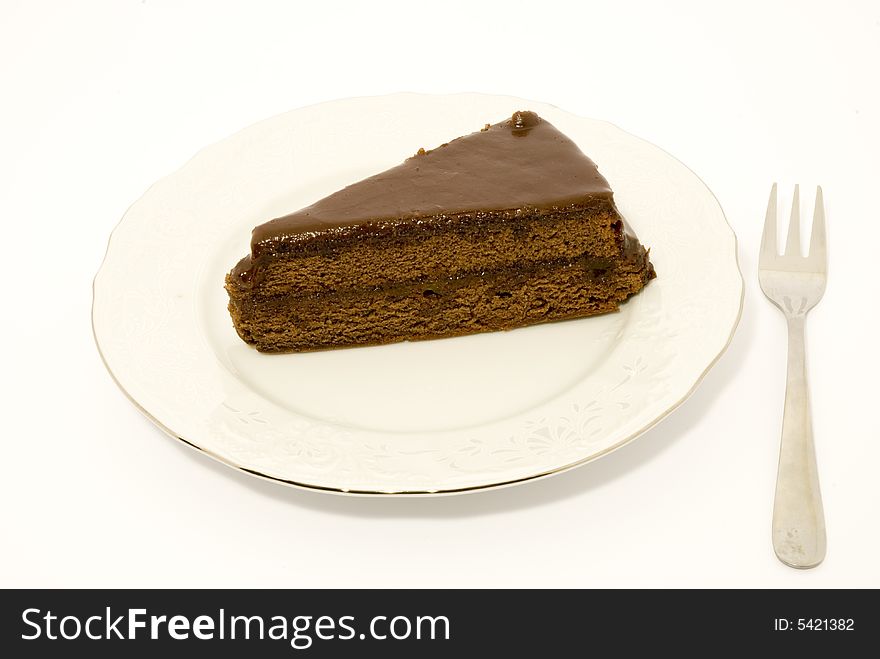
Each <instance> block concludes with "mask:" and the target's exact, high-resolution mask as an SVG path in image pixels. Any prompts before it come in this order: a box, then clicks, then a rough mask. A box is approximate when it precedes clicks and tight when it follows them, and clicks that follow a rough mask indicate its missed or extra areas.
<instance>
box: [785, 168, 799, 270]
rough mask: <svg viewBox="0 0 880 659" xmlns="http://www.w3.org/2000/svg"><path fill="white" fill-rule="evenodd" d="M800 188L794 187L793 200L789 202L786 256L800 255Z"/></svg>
mask: <svg viewBox="0 0 880 659" xmlns="http://www.w3.org/2000/svg"><path fill="white" fill-rule="evenodd" d="M800 197H801V195H800V186H799V185H797V184H795V186H794V199H792V201H791V219H790V220H789V222H788V240H786V241H785V252H784V254H785V255H786V256H800V255H801V202H800Z"/></svg>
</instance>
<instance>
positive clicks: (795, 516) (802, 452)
mask: <svg viewBox="0 0 880 659" xmlns="http://www.w3.org/2000/svg"><path fill="white" fill-rule="evenodd" d="M787 318H788V380H787V383H786V387H785V412H784V414H783V417H782V444H781V446H780V450H779V472H778V474H777V477H776V499H775V501H774V504H773V549H774V551H775V552H776V556H777V557H778V558H779V560H781V561H782V562H783V563H785V564H786V565H789V566H791V567H795V568H811V567H815V566H817V565H818V564H819V563H821V562H822V559H823V558H825V515H824V512H823V509H822V495H821V493H820V492H819V474H818V471H817V468H816V450H815V447H814V445H813V423H812V419H811V417H810V397H809V390H808V388H807V369H806V354H805V347H804V321H805V320H806V316H805V315H804V314H797V315H789V316H787Z"/></svg>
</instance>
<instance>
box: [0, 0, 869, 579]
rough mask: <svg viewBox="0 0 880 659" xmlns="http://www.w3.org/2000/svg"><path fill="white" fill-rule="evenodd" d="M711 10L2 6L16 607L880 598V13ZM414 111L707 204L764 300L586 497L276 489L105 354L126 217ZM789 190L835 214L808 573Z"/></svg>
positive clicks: (820, 342) (566, 488) (9, 558)
mask: <svg viewBox="0 0 880 659" xmlns="http://www.w3.org/2000/svg"><path fill="white" fill-rule="evenodd" d="M661 5H662V6H661ZM711 5H714V3H699V2H687V3H685V2H672V3H649V2H645V3H635V2H601V3H586V2H585V3H574V2H560V3H557V2H549V1H546V0H545V1H543V2H515V1H513V0H505V1H504V2H493V3H488V2H486V3H479V2H463V3H462V2H454V1H452V0H447V1H445V2H442V3H430V4H426V5H425V6H420V3H415V2H406V3H396V4H390V3H389V4H383V3H381V2H360V3H351V4H350V5H346V4H343V3H337V2H330V1H328V0H321V1H320V2H317V1H315V2H308V3H294V2H283V3H282V2H279V3H264V2H248V3H244V2H241V3H238V4H226V3H219V2H211V3H208V2H202V3H196V2H189V3H183V2H176V3H171V2H153V1H149V0H148V1H146V2H123V1H114V2H55V3H47V2H43V3H38V2H10V1H9V0H4V2H3V3H2V5H0V94H2V103H0V222H2V234H0V235H2V240H3V248H4V253H3V270H4V283H5V287H4V290H5V296H4V300H3V322H2V324H0V332H2V344H0V350H2V351H3V359H2V369H3V377H2V379H0V382H2V387H3V397H2V399H3V403H4V404H3V408H4V414H3V424H2V459H3V463H2V464H3V467H4V468H3V476H2V478H0V528H2V529H3V531H2V536H3V539H2V542H0V585H2V586H291V587H297V586H319V587H322V586H407V587H427V586H588V587H592V586H610V587H616V586H698V587H699V586H730V587H739V586H757V587H776V586H793V587H799V586H822V587H825V586H847V587H851V586H873V587H878V586H880V562H878V561H877V548H878V546H880V530H878V525H880V521H878V504H880V487H878V483H880V476H878V470H880V436H878V421H877V419H878V417H880V409H878V403H877V392H878V389H880V387H878V385H877V379H878V366H880V364H878V351H877V346H878V341H877V335H876V333H877V327H878V322H877V321H878V320H880V317H878V311H877V305H878V302H877V290H878V284H877V279H878V272H880V270H878V265H877V251H878V246H880V228H878V227H880V204H878V202H877V196H876V193H875V189H876V186H877V185H878V181H880V155H878V154H880V91H878V90H880V82H878V63H880V5H878V4H877V3H871V2H867V1H865V2H855V1H853V2H839V3H829V2H827V1H824V2H800V3H794V2H790V3H782V2H769V1H767V0H765V1H764V2H759V3H752V2H737V3H733V4H731V5H730V6H729V7H728V8H727V9H719V8H718V7H714V6H711ZM397 91H421V92H435V93H449V92H457V91H481V92H487V93H497V94H511V95H514V96H521V97H525V98H532V99H536V100H540V101H544V102H549V103H553V104H555V105H558V106H560V107H562V108H563V109H565V110H568V111H570V112H574V113H577V114H581V115H585V116H591V117H596V118H601V119H606V120H609V121H612V122H613V123H616V124H617V125H619V126H621V127H622V128H624V129H625V130H628V131H629V132H632V133H634V134H636V135H638V136H640V137H643V138H645V139H647V140H649V141H652V142H654V143H655V144H657V145H659V146H661V147H663V148H664V149H666V150H667V151H669V152H670V153H672V154H673V155H675V156H677V157H678V158H679V159H681V160H682V161H683V162H684V163H686V164H687V165H689V166H690V167H691V168H692V169H693V170H694V171H695V172H697V174H699V175H700V176H701V177H702V178H703V180H704V181H705V182H706V183H707V185H708V186H709V187H710V188H711V189H712V190H713V191H714V192H715V194H716V195H717V196H718V198H719V200H720V202H721V205H722V207H723V208H724V210H725V212H726V214H727V216H728V219H729V221H730V223H731V224H732V226H733V228H734V230H735V231H736V232H737V234H738V236H739V239H740V264H741V266H742V270H743V273H744V276H745V280H746V302H745V309H744V313H743V317H742V322H741V325H740V328H739V330H738V332H737V334H736V337H735V338H734V341H733V343H732V345H731V346H730V349H729V350H728V352H727V353H726V354H725V355H724V357H723V358H722V359H721V361H720V362H719V363H718V364H717V366H716V367H715V368H714V369H713V370H712V371H711V372H710V374H709V375H708V376H707V377H706V379H705V381H704V382H703V384H702V385H701V386H700V387H699V389H698V390H697V391H696V393H695V394H694V395H693V397H692V398H691V399H690V400H689V401H687V402H686V403H685V404H684V405H683V406H682V407H681V408H680V409H678V410H677V411H676V412H675V413H674V414H673V415H672V416H670V417H669V418H667V419H666V420H664V421H663V422H662V423H661V424H660V425H659V426H658V427H656V428H655V429H653V430H652V431H650V432H649V433H647V434H646V435H645V436H643V437H642V438H640V439H639V440H637V441H636V442H634V443H632V444H630V445H628V446H626V447H625V448H623V449H621V450H620V451H618V452H616V453H614V454H612V455H610V456H608V457H606V458H603V459H602V460H599V461H598V462H595V463H592V464H589V465H587V466H585V467H582V468H580V469H577V470H575V471H572V472H568V473H565V474H563V475H560V476H557V477H553V478H550V479H545V480H543V481H539V482H533V483H530V484H526V485H522V486H518V487H515V488H508V489H504V490H499V491H492V492H484V493H479V494H473V495H467V496H458V497H448V498H440V499H408V500H401V499H399V498H398V499H384V500H377V499H353V498H343V497H338V496H333V495H327V494H320V493H312V492H304V491H299V490H292V489H286V488H283V487H281V486H278V485H274V484H271V483H267V482H263V481H259V480H257V479H254V478H250V477H248V476H245V475H243V474H239V473H236V472H234V471H233V470H231V469H229V468H227V467H224V466H222V465H220V464H218V463H215V462H213V461H211V460H209V459H208V458H206V457H204V456H202V455H199V454H197V453H196V452H194V451H192V450H190V449H188V448H186V447H184V446H182V445H180V444H179V443H177V442H174V441H172V440H170V439H168V438H167V437H166V436H165V435H164V434H162V433H161V432H160V431H159V430H158V429H157V428H155V427H153V426H152V425H151V424H150V422H149V421H147V420H146V419H145V418H144V417H142V416H141V415H140V413H139V412H138V411H137V410H136V409H135V408H134V407H133V406H132V405H131V404H130V403H129V402H128V401H127V400H126V398H125V397H124V396H123V394H122V393H121V392H120V391H119V390H117V388H116V386H115V385H114V384H113V382H112V380H111V378H110V376H109V375H108V374H107V373H106V371H105V370H104V367H103V365H102V363H101V360H100V358H99V356H98V352H97V350H96V349H95V346H94V344H93V340H92V334H91V328H90V303H91V280H92V277H93V276H94V274H95V272H96V271H97V269H98V267H99V265H100V263H101V259H102V258H103V255H104V250H105V247H106V242H107V238H108V236H109V233H110V231H111V230H112V228H113V227H114V226H115V224H116V222H117V221H118V220H119V218H120V217H121V216H122V214H123V213H124V212H125V209H126V208H127V207H128V205H129V204H130V203H131V202H132V201H134V200H135V199H136V198H137V197H139V196H140V194H141V193H142V192H143V191H144V190H145V189H146V188H147V187H148V186H149V185H150V184H151V183H152V182H153V181H154V180H156V179H158V178H160V177H162V176H164V175H166V174H168V173H170V172H172V171H173V170H175V169H176V168H178V167H179V166H180V165H182V164H183V163H184V162H185V161H186V160H187V159H188V158H189V157H190V156H191V155H193V154H194V153H195V152H196V151H198V149H199V148H201V147H202V146H204V145H207V144H210V143H212V142H215V141H217V140H219V139H222V138H223V137H225V136H226V135H228V134H230V133H232V132H235V131H237V130H238V129H240V128H242V127H244V126H246V125H248V124H250V123H253V122H255V121H257V120H260V119H262V118H265V117H268V116H271V115H273V114H276V113H279V112H282V111H285V110H289V109H291V108H295V107H299V106H302V105H306V104H311V103H316V102H320V101H324V100H330V99H334V98H340V97H348V96H357V95H374V94H384V93H389V92H397ZM774 180H778V181H779V182H780V184H781V186H782V187H781V193H782V196H783V197H784V198H785V199H786V203H787V201H788V196H789V194H790V191H791V187H792V186H793V184H794V183H795V182H800V183H802V184H805V185H813V184H815V183H816V182H819V183H821V184H822V185H823V187H824V189H825V194H826V201H827V208H828V223H829V242H830V254H831V256H830V259H831V262H830V277H829V280H828V288H827V293H826V296H825V299H824V300H823V301H822V303H821V304H820V305H819V306H818V307H817V309H816V310H815V311H814V312H813V313H812V314H811V317H810V321H809V323H808V348H809V357H810V373H811V377H812V394H813V409H814V425H815V432H816V437H817V445H818V449H817V450H818V456H819V465H820V474H821V479H822V486H823V494H824V500H825V509H826V516H827V525H828V557H827V560H826V562H825V563H824V564H823V565H821V566H820V567H819V568H817V569H815V570H812V571H807V572H797V571H794V570H791V569H789V568H786V567H784V566H782V565H781V564H780V563H779V562H777V560H776V559H775V558H774V556H773V552H772V548H771V545H770V515H771V507H772V497H773V486H774V479H775V470H776V456H777V450H778V439H779V428H780V423H781V412H782V399H783V389H784V368H785V343H784V341H785V334H784V324H783V319H782V316H781V315H780V314H779V313H778V312H777V311H776V310H775V309H774V308H773V307H772V306H771V305H770V303H769V302H768V301H766V300H765V299H764V297H763V296H762V295H761V293H760V290H759V288H758V286H757V279H756V273H755V268H756V254H757V248H758V243H759V239H760V230H761V224H762V221H763V214H764V209H765V205H766V199H767V194H768V192H769V188H770V183H771V182H772V181H774ZM804 192H806V193H807V194H806V200H807V203H806V204H804V205H805V206H806V207H809V206H810V205H811V196H810V195H811V194H812V188H811V187H808V188H807V189H805V190H804ZM804 215H805V216H806V215H807V213H806V212H805V213H804ZM783 226H784V223H783Z"/></svg>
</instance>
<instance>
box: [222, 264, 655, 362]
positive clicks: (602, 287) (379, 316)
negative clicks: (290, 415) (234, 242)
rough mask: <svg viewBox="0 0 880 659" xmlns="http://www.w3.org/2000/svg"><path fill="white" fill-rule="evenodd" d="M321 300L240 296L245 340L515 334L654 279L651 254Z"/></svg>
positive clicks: (277, 347) (275, 343)
mask: <svg viewBox="0 0 880 659" xmlns="http://www.w3.org/2000/svg"><path fill="white" fill-rule="evenodd" d="M595 265H596V262H595V259H579V260H577V261H575V262H573V263H568V264H565V265H553V266H547V267H539V268H536V269H532V270H529V271H522V270H507V271H503V272H498V273H492V274H486V275H482V276H473V277H466V278H463V279H459V280H443V281H436V282H430V283H427V282H423V283H422V284H420V285H413V286H409V287H398V288H395V289H392V290H385V291H382V290H378V291H359V292H357V293H355V292H349V293H347V294H344V295H327V296H321V297H319V298H315V297H296V296H290V295H288V296H279V297H276V298H274V299H266V298H261V299H254V298H249V297H247V296H243V297H240V298H232V299H231V301H230V312H231V313H232V316H233V319H234V320H235V326H236V329H237V330H238V332H239V335H240V336H241V338H242V339H244V340H245V341H247V342H248V343H251V344H253V345H254V346H256V348H257V349H258V350H260V351H263V352H291V351H297V352H299V351H307V350H320V349H326V348H336V347H347V346H355V345H377V344H383V343H391V342H395V341H405V340H422V339H436V338H443V337H451V336H459V335H463V334H473V333H476V332H489V331H496V330H508V329H513V328H516V327H521V326H524V325H532V324H535V323H542V322H548V321H554V320H564V319H569V318H577V317H583V316H589V315H595V314H600V313H606V312H608V311H613V310H615V309H617V308H618V306H619V304H620V303H621V302H623V301H624V300H626V299H627V298H628V297H629V296H630V295H632V294H634V293H636V292H638V291H639V290H640V289H641V288H642V287H643V286H644V285H645V283H646V282H647V280H648V279H650V278H651V277H653V269H652V268H651V266H650V264H649V263H648V259H647V254H646V253H645V252H644V251H642V253H641V257H637V256H634V257H633V258H630V259H627V260H617V261H615V262H613V263H612V264H611V265H610V266H609V267H608V268H606V269H597V268H596V267H595Z"/></svg>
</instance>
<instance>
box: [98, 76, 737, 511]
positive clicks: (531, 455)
mask: <svg viewBox="0 0 880 659" xmlns="http://www.w3.org/2000/svg"><path fill="white" fill-rule="evenodd" d="M518 109H531V110H535V111H537V112H538V113H539V114H540V115H542V116H543V117H545V118H546V119H548V120H549V121H551V122H552V123H553V124H555V125H556V127H557V128H559V129H560V130H561V131H562V132H564V133H565V134H567V135H568V136H569V137H571V138H572V139H573V140H574V141H575V142H577V143H578V145H580V147H581V148H582V149H583V150H584V152H585V153H587V155H589V156H590V157H591V158H593V159H594V160H595V161H596V162H597V163H598V165H599V168H600V169H601V171H602V173H603V174H604V175H605V176H606V177H607V178H608V180H609V182H610V183H611V186H612V188H613V189H614V191H615V198H616V200H617V204H618V206H619V208H620V210H621V212H622V213H623V215H624V216H625V217H626V218H627V219H628V221H629V222H630V223H631V224H632V226H633V227H634V229H635V231H636V233H637V234H638V236H639V238H640V239H641V241H642V242H643V243H644V244H645V245H647V246H649V247H650V248H651V259H652V261H653V263H654V265H655V267H656V269H657V273H658V277H657V279H655V280H654V281H652V282H651V283H650V285H649V286H648V287H647V288H646V289H645V290H644V291H643V292H642V293H640V294H639V295H637V296H636V297H634V298H633V299H631V300H630V301H629V302H627V303H626V304H625V305H624V306H623V309H622V311H621V312H620V313H616V314H609V315H605V316H601V317H595V318H587V319H583V320H575V321H567V322H558V323H551V324H546V325H539V326H535V327H528V328H523V329H518V330H514V331H511V332H500V333H498V332H496V333H491V334H481V335H477V336H469V337H462V338H454V339H444V340H440V341H424V342H415V343H400V344H395V345H389V346H380V347H370V348H356V349H347V350H334V351H328V352H317V353H308V354H298V355H297V354H294V355H263V354H260V353H258V352H256V351H255V350H253V349H251V348H250V347H248V346H246V345H245V344H244V343H243V342H242V341H241V340H240V339H239V338H238V336H237V335H236V334H235V332H234V330H233V328H232V323H231V321H230V319H229V316H228V313H227V311H226V301H227V300H226V293H225V291H224V290H223V277H224V275H225V273H226V271H227V270H229V268H230V267H232V265H233V264H234V263H235V262H236V261H237V260H238V259H239V258H240V257H241V256H243V255H244V254H245V253H246V252H247V248H248V242H249V237H250V231H251V229H252V228H253V226H254V225H256V224H259V223H261V222H264V221H265V220H267V219H269V218H272V217H276V216H278V215H282V214H284V213H287V212H290V211H292V210H295V209H297V208H300V207H302V206H305V205H307V204H309V203H311V202H313V201H315V200H317V199H319V198H321V197H323V196H325V195H326V194H329V193H330V192H333V191H334V190H336V189H338V188H340V187H342V186H344V185H346V184H348V183H352V182H354V181H356V180H358V179H360V178H363V177H365V176H368V175H370V174H373V173H376V172H379V171H381V170H383V169H385V168H387V167H391V166H393V165H395V164H398V163H399V162H400V161H402V160H403V159H404V158H405V157H407V156H409V155H411V154H413V153H415V152H416V150H417V149H418V148H419V147H426V148H429V147H432V146H436V145H437V144H440V143H442V142H445V141H448V140H449V139H450V138H452V137H456V136H458V135H464V134H467V133H469V132H472V131H474V130H476V129H478V128H479V127H481V126H482V125H483V124H485V123H494V122H496V121H499V120H501V119H502V118H504V117H505V116H509V115H510V114H511V113H512V112H513V111H514V110H518ZM742 292H743V282H742V277H741V276H740V272H739V268H738V266H737V260H736V238H735V236H734V234H733V232H732V230H731V229H730V227H729V226H728V224H727V222H726V221H725V218H724V214H723V213H722V211H721V208H720V207H719V205H718V202H717V201H716V199H715V197H714V196H713V195H712V193H711V192H710V191H709V190H708V189H707V188H706V186H705V185H704V184H703V183H702V182H701V181H700V179H699V178H697V176H696V175H694V173H693V172H691V171H690V170H689V169H688V168H687V167H685V166H684V165H683V164H681V163H680V162H679V161H677V160H675V159H674V158H673V157H671V156H670V155H668V154H667V153H665V152H664V151H662V150H661V149H659V148H657V147H655V146H653V145H651V144H649V143H647V142H645V141H643V140H641V139H638V138H636V137H633V136H632V135H629V134H628V133H625V132H624V131H622V130H620V129H619V128H617V127H615V126H613V125H611V124H608V123H605V122H602V121H595V120H591V119H584V118H581V117H576V116H573V115H571V114H568V113H566V112H563V111H562V110H559V109H558V108H556V107H553V106H550V105H545V104H542V103H535V102H532V101H525V100H522V99H517V98H511V97H498V96H485V95H479V94H461V95H453V96H426V95H415V94H397V95H393V96H381V97H373V98H358V99H349V100H342V101H335V102H332V103H325V104H322V105H317V106H313V107H308V108H303V109H300V110H294V111H292V112H288V113H286V114H282V115H279V116H277V117H273V118H271V119H268V120H266V121H263V122H261V123H258V124H256V125H254V126H251V127H249V128H246V129H245V130H243V131H241V132H239V133H237V134H235V135H233V136H232V137H229V138H227V139H225V140H223V141H222V142H220V143H218V144H215V145H213V146H210V147H208V148H206V149H205V150H203V151H202V152H200V153H199V154H198V155H196V156H195V157H194V158H193V159H192V160H191V161H190V162H188V163H187V164H186V165H185V166H184V167H183V168H181V169H180V170H179V171H177V172H175V173H174V174H172V175H171V176H169V177H167V178H165V179H163V180H161V181H159V182H158V183H156V184H155V185H154V186H153V187H152V188H150V189H149V190H148V191H147V193H146V194H145V195H144V196H143V197H141V199H139V200H138V201H137V202H136V203H135V204H134V205H133V206H132V207H131V208H130V209H129V210H128V212H127V213H126V214H125V217H123V219H122V221H121V222H120V224H119V226H118V227H117V228H116V229H115V230H114V232H113V235H112V237H111V238H110V245H109V247H108V251H107V256H106V259H105V261H104V264H103V265H102V266H101V270H100V272H99V273H98V275H97V277H96V278H95V285H94V307H93V325H94V331H95V337H96V340H97V342H98V346H99V349H100V351H101V354H102V355H103V357H104V360H105V362H106V364H107V367H108V369H109V370H110V372H111V373H112V374H113V376H114V377H115V379H116V381H117V382H118V383H119V385H120V387H121V388H122V389H123V390H124V391H125V392H126V393H127V394H128V396H129V397H130V398H131V399H132V401H134V402H135V403H136V404H137V405H138V406H139V407H140V408H141V409H142V410H143V411H144V412H145V413H146V414H147V415H148V416H149V417H150V418H151V419H152V420H153V421H155V422H156V423H157V424H158V425H159V426H160V427H162V428H163V429H164V430H166V431H167V432H168V433H170V434H171V435H173V436H175V437H178V438H180V439H182V440H183V441H185V442H186V443H188V444H190V445H191V446H193V447H195V448H198V449H201V450H202V451H204V452H205V453H207V454H209V455H211V456H213V457H214V458H217V459H218V460H221V461H222V462H224V463H226V464H228V465H230V466H233V467H236V468H238V469H241V470H244V471H247V472H248V473H252V474H254V475H258V476H263V477H266V478H269V479H273V480H276V481H279V482H282V483H287V484H291V485H299V486H303V487H309V488H314V489H321V490H328V491H333V492H348V493H361V494H390V493H412V494H428V493H450V492H462V491H469V490H474V489H479V488H488V487H495V486H500V485H506V484H512V483H518V482H522V481H525V480H529V479H533V478H537V477H540V476H545V475H548V474H553V473H558V472H560V471H563V470H565V469H568V468H570V467H573V466H576V465H580V464H583V463H585V462H587V461H589V460H593V459H595V458H597V457H599V456H602V455H605V454H607V453H608V452H610V451H611V450H613V449H615V448H617V447H619V446H621V445H622V444H624V443H625V442H627V441H629V440H631V439H633V438H634V437H636V436H637V435H639V434H640V433H642V432H644V431H645V430H646V429H647V428H649V427H651V426H652V425H653V424H654V423H656V422H657V421H658V420H659V419H661V418H662V417H663V416H665V415H666V414H667V413H669V411H670V410H672V409H674V408H675V407H676V406H677V405H679V404H680V403H681V402H682V401H683V400H684V399H685V398H686V397H687V396H688V395H689V394H690V393H691V392H692V391H693V389H694V387H695V386H696V385H697V383H698V382H699V381H700V379H701V378H702V377H703V375H704V374H705V373H706V371H707V369H708V368H709V367H710V366H711V365H712V364H713V363H714V362H715V360H716V359H717V358H718V357H719V355H720V354H721V353H722V352H723V351H724V349H725V348H726V347H727V345H728V343H729V341H730V339H731V336H732V334H733V331H734V329H735V328H736V325H737V322H738V320H739V316H740V311H741V308H742Z"/></svg>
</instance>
